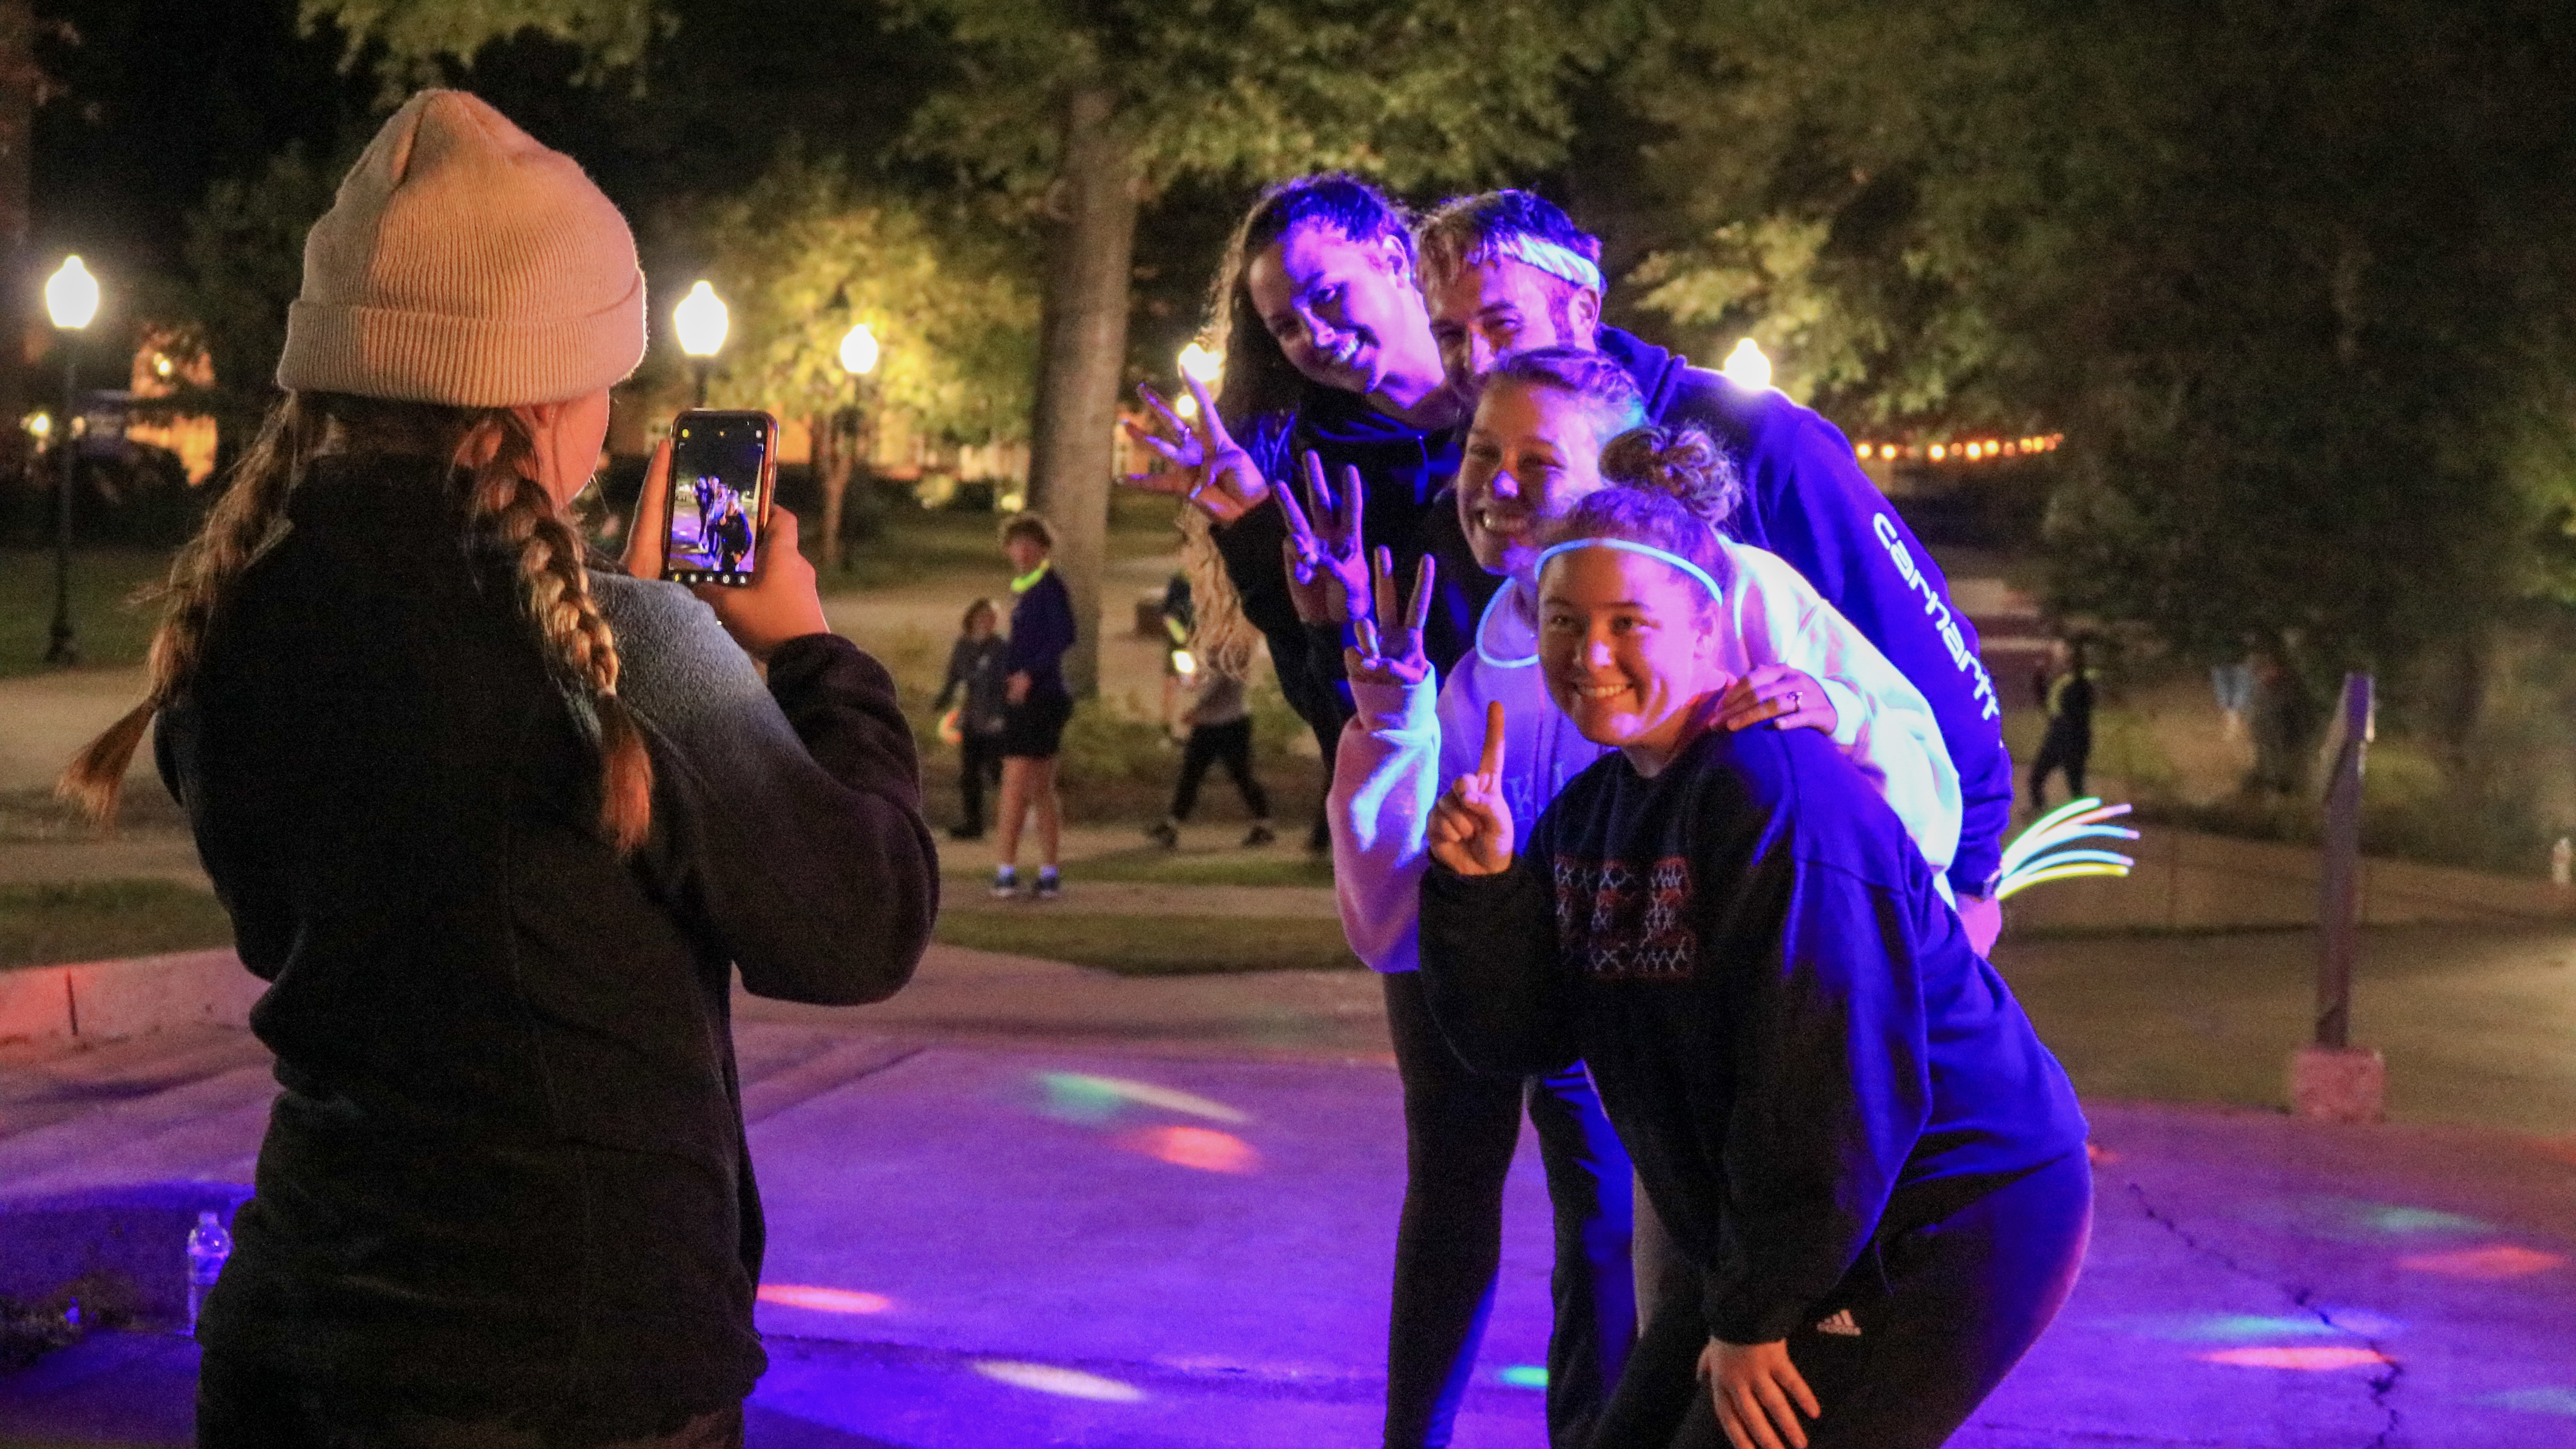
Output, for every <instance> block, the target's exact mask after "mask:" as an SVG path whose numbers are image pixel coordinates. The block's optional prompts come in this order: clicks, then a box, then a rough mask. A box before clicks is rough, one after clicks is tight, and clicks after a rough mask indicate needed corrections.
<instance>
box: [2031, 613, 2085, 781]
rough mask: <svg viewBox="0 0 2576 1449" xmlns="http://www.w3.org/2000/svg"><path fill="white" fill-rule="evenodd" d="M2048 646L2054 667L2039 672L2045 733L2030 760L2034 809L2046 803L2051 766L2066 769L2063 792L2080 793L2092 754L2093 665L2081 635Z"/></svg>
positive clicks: (2061, 769) (2060, 769) (2052, 769)
mask: <svg viewBox="0 0 2576 1449" xmlns="http://www.w3.org/2000/svg"><path fill="white" fill-rule="evenodd" d="M2049 652H2050V653H2052V654H2053V655H2055V656H2056V662H2057V670H2056V672H2055V674H2053V675H2051V674H2048V673H2045V672H2043V673H2042V675H2041V677H2040V690H2039V703H2040V707H2041V708H2043V709H2045V710H2046V711H2047V712H2048V733H2047V734H2045V735H2042V736H2041V737H2040V741H2039V755H2038V757H2037V758H2035V759H2033V760H2032V761H2031V762H2030V811H2031V813H2032V814H2034V815H2037V814H2039V813H2041V812H2043V811H2045V810H2046V809H2047V808H2048V777H2049V775H2050V774H2052V773H2054V772H2057V771H2064V772H2065V775H2066V791H2067V798H2069V799H2080V798H2082V796H2083V794H2084V767H2085V766H2086V765H2087V764H2089V763H2090V762H2091V761H2092V758H2093V671H2092V670H2090V669H2087V668H2085V667H2084V641H2083V640H2081V639H2067V640H2060V641H2059V642H2058V645H2057V647H2056V648H2055V649H2053V650H2051V651H2049Z"/></svg>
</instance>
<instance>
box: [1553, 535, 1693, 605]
mask: <svg viewBox="0 0 2576 1449" xmlns="http://www.w3.org/2000/svg"><path fill="white" fill-rule="evenodd" d="M1578 548H1615V549H1617V550H1619V551H1620V552H1621V553H1636V554H1644V555H1645V556H1646V557H1648V558H1650V559H1653V560H1655V561H1656V562H1657V563H1663V564H1670V565H1672V566H1673V567H1674V568H1677V569H1680V570H1681V571H1682V572H1683V573H1686V574H1688V575H1690V576H1691V577H1692V578H1695V579H1697V580H1699V582H1700V587H1702V588H1704V589H1706V590H1708V596H1709V597H1710V598H1711V599H1714V600H1716V601H1717V602H1718V603H1721V604H1723V603H1725V602H1726V590H1724V589H1721V588H1719V587H1718V586H1717V580H1715V579H1713V578H1710V577H1709V575H1708V570H1706V569H1704V568H1701V567H1700V566H1699V565H1698V564H1695V563H1692V562H1691V561H1690V560H1689V559H1686V558H1684V557H1682V556H1681V555H1680V554H1677V553H1673V552H1671V551H1669V550H1667V549H1660V548H1657V547H1655V546H1654V545H1653V544H1651V543H1638V542H1635V541H1634V540H1631V539H1625V538H1578V539H1575V540H1573V541H1571V542H1568V543H1560V544H1558V545H1557V546H1556V547H1554V548H1551V549H1549V550H1547V551H1546V552H1544V553H1542V554H1540V555H1539V556H1538V567H1537V568H1536V569H1533V570H1532V571H1531V572H1532V574H1533V575H1536V574H1539V573H1544V572H1546V571H1547V561H1548V560H1549V559H1552V558H1554V557H1556V556H1557V555H1558V554H1561V553H1572V552H1574V551H1575V550H1576V549H1578Z"/></svg>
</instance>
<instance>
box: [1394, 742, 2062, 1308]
mask: <svg viewBox="0 0 2576 1449" xmlns="http://www.w3.org/2000/svg"><path fill="white" fill-rule="evenodd" d="M1422 983H1423V989H1424V991H1425V992H1426V993H1427V995H1428V997H1429V1000H1430V1004H1431V1010H1432V1014H1433V1016H1434V1017H1435V1018H1436V1019H1437V1020H1438V1021H1439V1023H1440V1028H1441V1031H1442V1032H1443V1034H1444V1035H1446V1036H1447V1038H1448V1040H1449V1043H1450V1045H1451V1046H1453V1047H1454V1048H1456V1050H1457V1052H1458V1054H1459V1056H1460V1057H1462V1058H1463V1059H1465V1061H1466V1062H1467V1064H1468V1065H1469V1066H1472V1067H1475V1068H1478V1069H1479V1070H1483V1071H1488V1072H1495V1073H1501V1074H1507V1075H1511V1076H1527V1075H1536V1074H1539V1073H1542V1072H1548V1071H1553V1070H1556V1069H1558V1068H1560V1067H1562V1066H1564V1065H1565V1064H1566V1063H1568V1062H1571V1061H1573V1060H1575V1059H1576V1058H1577V1057H1580V1058H1581V1059H1582V1060H1583V1061H1584V1062H1586V1063H1587V1064H1589V1065H1590V1067H1591V1069H1592V1075H1593V1079H1594V1081H1595V1082H1596V1083H1597V1084H1598V1085H1599V1087H1600V1089H1601V1102H1602V1105H1603V1106H1604V1107H1605V1108H1607V1109H1608V1111H1609V1114H1610V1120H1611V1122H1612V1124H1613V1125H1615V1126H1616V1127H1617V1128H1618V1129H1619V1140H1620V1141H1621V1142H1623V1143H1625V1144H1626V1145H1627V1147H1628V1151H1629V1154H1630V1156H1631V1157H1632V1158H1633V1159H1634V1160H1635V1162H1636V1164H1637V1171H1638V1175H1639V1176H1640V1178H1642V1180H1643V1181H1644V1183H1645V1187H1646V1192H1647V1194H1648V1196H1649V1197H1650V1198H1652V1199H1653V1201H1654V1204H1655V1211H1656V1213H1657V1215H1658V1216H1659V1217H1661V1219H1662V1220H1663V1222H1664V1225H1665V1227H1666V1228H1667V1229H1668V1230H1669V1231H1670V1232H1671V1234H1672V1237H1673V1241H1674V1243H1675V1245H1676V1246H1677V1247H1678V1248H1679V1249H1680V1250H1681V1252H1682V1253H1683V1255H1684V1256H1685V1257H1686V1258H1687V1259H1689V1260H1690V1261H1691V1262H1693V1263H1695V1264H1697V1265H1698V1266H1699V1268H1700V1269H1701V1271H1702V1274H1703V1282H1704V1291H1703V1297H1704V1307H1705V1309H1706V1312H1707V1316H1708V1324H1709V1328H1710V1331H1711V1332H1713V1333H1714V1334H1715V1335H1716V1336H1717V1337H1719V1338H1721V1339H1724V1340H1725V1341H1727V1342H1729V1343H1769V1342H1772V1341H1774V1340H1777V1339H1781V1338H1785V1337H1786V1336H1788V1334H1789V1333H1791V1332H1792V1331H1794V1330H1796V1329H1798V1328H1802V1327H1804V1326H1806V1325H1808V1324H1811V1323H1814V1322H1816V1321H1817V1319H1818V1318H1821V1317H1823V1316H1824V1315H1825V1314H1826V1313H1828V1312H1830V1311H1831V1309H1832V1307H1833V1306H1835V1305H1834V1304H1833V1302H1832V1301H1831V1300H1833V1299H1835V1298H1836V1297H1838V1296H1839V1295H1838V1294H1837V1291H1836V1290H1837V1288H1838V1287H1841V1286H1843V1285H1844V1283H1845V1280H1846V1278H1847V1276H1849V1275H1851V1274H1852V1272H1853V1270H1854V1268H1855V1267H1858V1266H1859V1265H1860V1264H1861V1262H1862V1258H1863V1255H1864V1254H1865V1253H1866V1252H1867V1251H1868V1250H1869V1248H1870V1245H1871V1244H1872V1242H1873V1241H1881V1240H1883V1239H1884V1238H1885V1237H1887V1236H1890V1235H1893V1234H1897V1233H1902V1232H1905V1231H1909V1230H1911V1229H1913V1228H1916V1227H1920V1226H1922V1225H1924V1224H1926V1223H1929V1222H1932V1221H1935V1220H1937V1219H1939V1218H1940V1217H1943V1216H1945V1215H1946V1214H1947V1213H1949V1212H1951V1211H1954V1210H1956V1209H1957V1208H1958V1207H1960V1206H1962V1205H1964V1204H1965V1203H1966V1202H1969V1201H1973V1200H1974V1199H1975V1198H1977V1197H1979V1196H1982V1195H1983V1194H1984V1193H1986V1192H1990V1191H1992V1190H1993V1189H1995V1188H1997V1187H2000V1186H2002V1185H2004V1184H2005V1183H2007V1182H2010V1181H2011V1180H2012V1179H2014V1178H2016V1177H2018V1176H2021V1175H2022V1174H2024V1173H2027V1172H2029V1171H2032V1170H2033V1169H2036V1168H2040V1167H2044V1166H2046V1165H2048V1164H2049V1163H2051V1162H2054V1161H2056V1160H2058V1159H2059V1158H2061V1157H2064V1156H2065V1155H2067V1154H2068V1153H2070V1152H2074V1151H2076V1150H2078V1149H2080V1148H2081V1147H2082V1146H2083V1145H2084V1133H2085V1128H2084V1116H2083V1113H2082V1111H2081V1110H2080V1109H2079V1108H2078V1106H2077V1105H2076V1100H2075V1092H2074V1089H2073V1087H2071V1086H2070V1085H2069V1084H2068V1082H2067V1080H2066V1074H2065V1072H2064V1071H2063V1070H2061V1069H2060V1068H2059V1066H2058V1064H2057V1059H2056V1058H2055V1057H2052V1056H2051V1055H2049V1052H2048V1049H2047V1048H2046V1047H2045V1046H2042V1045H2041V1044H2040V1041H2039V1038H2038V1035H2037V1034H2036V1033H2035V1032H2034V1031H2033V1030H2032V1029H2031V1025H2030V1020H2029V1018H2028V1017H2026V1016H2024V1015H2023V1014H2022V1010H2021V1006H2020V1003H2018V1002H2016V1001H2015V1000H2014V999H2013V996H2012V992H2011V991H2010V990H2008V989H2007V988H2006V987H2005V985H2004V983H2003V979H2002V978H2001V977H1999V976H1997V975H1996V974H1995V970H1994V968H1993V967H1992V966H1990V965H1988V964H1987V963H1986V961H1985V960H1984V959H1983V958H1982V957H1980V956H1978V955H1977V953H1976V951H1975V950H1974V949H1973V948H1971V947H1970V946H1969V944H1968V940H1967V935H1966V932H1965V931H1964V930H1963V929H1962V928H1961V926H1960V925H1959V920H1958V917H1957V916H1956V915H1955V914H1953V913H1952V912H1951V910H1950V908H1949V905H1948V904H1947V903H1946V902H1945V901H1943V900H1942V898H1941V895H1940V893H1939V891H1938V890H1936V889H1935V888H1934V885H1933V880H1932V868H1931V867H1930V866H1928V865H1926V864H1924V861H1923V855H1922V852H1920V851H1918V850H1916V849H1915V848H1914V845H1913V842H1912V841H1911V839H1909V838H1908V837H1907V835H1906V833H1905V828H1904V826H1903V825H1902V824H1900V823H1899V822H1898V820H1897V818H1896V815H1895V813H1894V812H1893V811H1891V810H1889V809H1888V807H1887V805H1886V803H1885V802H1884V801H1882V800H1880V799H1879V798H1878V795H1877V793H1876V792H1875V791H1873V790H1871V789H1870V787H1869V783H1868V782H1867V781H1866V780H1864V779H1863V778H1862V777H1861V775H1860V773H1859V771H1857V770H1855V769H1854V768H1853V767H1852V764H1851V762H1850V761H1849V760H1847V759H1845V758H1844V757H1843V755H1842V754H1841V752H1840V751H1838V750H1836V749H1835V748H1834V746H1833V743H1832V742H1831V741H1830V740H1827V739H1826V738H1825V737H1824V736H1823V735H1822V734H1820V733H1818V732H1817V731H1814V730H1744V731H1741V732H1733V731H1726V730H1711V731H1709V732H1708V733H1707V734H1705V735H1702V736H1701V737H1700V738H1699V739H1698V740H1696V741H1694V742H1692V743H1691V744H1690V745H1689V746H1687V747H1686V748H1685V749H1684V750H1683V751H1682V752H1681V754H1680V755H1678V756H1677V757H1676V758H1675V759H1674V761H1673V762H1672V764H1671V765H1670V766H1669V767H1668V768H1666V769H1665V770H1664V771H1662V772H1661V773H1660V774H1658V775H1656V776H1655V777H1653V778H1652V779H1649V778H1646V777H1644V776H1641V775H1639V774H1638V773H1637V771H1636V769H1635V768H1634V767H1633V766H1631V765H1630V764H1629V763H1628V760H1627V757H1626V756H1624V755H1620V754H1611V755H1605V756H1603V757H1602V758H1601V759H1600V760H1599V761H1597V762H1596V763H1594V764H1593V765H1592V766H1591V767H1590V768H1589V769H1586V770H1585V771H1584V772H1583V773H1582V774H1580V775H1577V776H1575V777H1574V780H1573V781H1572V783H1570V784H1568V785H1567V786H1566V788H1565V791H1564V793H1562V794H1560V795H1559V796H1558V797H1557V798H1556V801H1555V803H1554V804H1552V805H1550V806H1549V807H1548V808H1547V810H1546V812H1545V813H1544V814H1542V815H1541V816H1540V817H1539V819H1538V822H1537V824H1536V826H1535V827H1534V828H1532V829H1530V830H1529V832H1528V838H1527V840H1526V842H1525V844H1524V846H1523V849H1522V851H1521V854H1520V856H1519V858H1518V859H1517V860H1515V861H1514V862H1513V865H1512V868H1511V869H1509V870H1507V871H1504V872H1503V873H1501V874H1499V875H1492V876H1482V877H1466V876H1460V875H1456V874H1453V873H1451V872H1450V871H1448V870H1446V869H1444V868H1442V867H1439V866H1437V865H1435V866H1433V867H1432V869H1431V870H1430V871H1429V872H1428V873H1427V874H1426V875H1425V876H1424V877H1423V882H1422ZM1856 1281H1857V1280H1856Z"/></svg>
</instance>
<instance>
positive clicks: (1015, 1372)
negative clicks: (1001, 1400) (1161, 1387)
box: [975, 1358, 1145, 1404]
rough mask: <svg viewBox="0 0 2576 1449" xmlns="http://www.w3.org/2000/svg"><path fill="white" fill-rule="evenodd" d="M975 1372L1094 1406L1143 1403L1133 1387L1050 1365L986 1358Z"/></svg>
mask: <svg viewBox="0 0 2576 1449" xmlns="http://www.w3.org/2000/svg"><path fill="white" fill-rule="evenodd" d="M975 1372H977V1373H979V1374H982V1375H983V1376H984V1377H986V1378H988V1379H991V1380H993V1381H994V1382H996V1383H1005V1384H1009V1385H1010V1386H1011V1387H1013V1388H1015V1389H1028V1390H1031V1391H1033V1392H1036V1393H1041V1394H1053V1395H1055V1396H1056V1397H1057V1398H1060V1399H1087V1400H1089V1401H1090V1402H1092V1403H1095V1404H1141V1403H1143V1402H1144V1401H1145V1391H1144V1390H1143V1389H1140V1388H1138V1387H1136V1386H1135V1385H1134V1384H1122V1383H1120V1382H1119V1381H1118V1380H1116V1379H1108V1378H1102V1377H1101V1376H1100V1375H1098V1374H1087V1373H1084V1372H1083V1371H1082V1370H1080V1369H1069V1368H1057V1367H1056V1366H1055V1365H1053V1364H1044V1363H1021V1362H1018V1361H1016V1360H1012V1359H998V1358H986V1359H977V1360H976V1361H975Z"/></svg>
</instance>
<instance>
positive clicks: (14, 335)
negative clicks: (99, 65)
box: [0, 0, 38, 462]
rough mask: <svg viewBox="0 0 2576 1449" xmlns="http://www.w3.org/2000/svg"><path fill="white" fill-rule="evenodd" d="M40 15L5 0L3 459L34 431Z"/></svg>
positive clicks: (0, 185) (0, 213) (0, 141)
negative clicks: (31, 328)
mask: <svg viewBox="0 0 2576 1449" xmlns="http://www.w3.org/2000/svg"><path fill="white" fill-rule="evenodd" d="M37 80H38V76H37V72H36V16H35V7H34V5H33V4H32V3H31V0H0V278H5V279H7V285H5V286H0V462H5V461H14V459H15V457H16V455H17V454H18V452H19V450H20V449H21V448H23V447H24V445H25V443H24V440H25V437H26V434H25V433H23V432H22V431H20V429H19V428H18V419H20V418H22V417H25V416H26V415H27V359H26V355H25V338H26V335H27V299H28V298H30V297H32V296H34V295H35V292H36V280H35V276H34V272H33V268H32V267H31V266H30V265H29V263H30V262H31V261H32V260H33V259H32V258H31V257H30V256H29V255H28V253H27V231H28V225H29V220H30V212H31V210H32V201H31V196H32V192H33V188H32V185H31V180H30V177H31V168H32V167H33V165H34V158H35V141H36V83H37Z"/></svg>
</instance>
